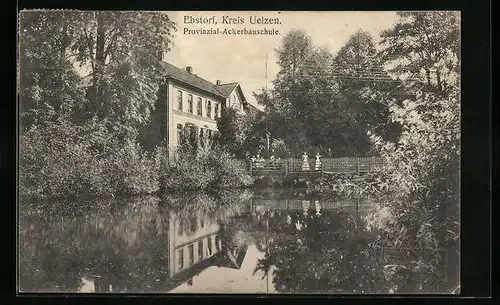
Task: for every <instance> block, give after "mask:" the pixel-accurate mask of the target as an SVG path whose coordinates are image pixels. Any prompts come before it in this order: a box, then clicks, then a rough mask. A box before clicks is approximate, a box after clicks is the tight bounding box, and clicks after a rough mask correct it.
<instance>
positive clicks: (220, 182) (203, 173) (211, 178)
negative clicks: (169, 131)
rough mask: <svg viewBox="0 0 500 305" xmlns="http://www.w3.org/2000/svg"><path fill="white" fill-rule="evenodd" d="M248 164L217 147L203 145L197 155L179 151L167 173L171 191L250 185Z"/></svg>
mask: <svg viewBox="0 0 500 305" xmlns="http://www.w3.org/2000/svg"><path fill="white" fill-rule="evenodd" d="M245 166H246V165H245V164H243V163H241V162H239V161H238V160H235V159H232V158H230V156H229V154H228V153H225V152H223V151H221V150H219V149H218V148H213V147H210V146H204V147H202V146H200V147H198V148H197V150H196V152H194V153H189V150H186V149H183V148H180V149H179V150H178V151H177V152H175V153H174V155H173V156H172V159H171V160H170V162H169V166H168V167H167V170H166V171H165V173H164V177H165V178H164V181H165V188H166V189H168V190H177V191H179V190H214V189H223V188H240V187H246V186H250V185H251V184H252V182H253V181H252V178H251V177H250V175H249V174H248V172H247V170H246V168H245Z"/></svg>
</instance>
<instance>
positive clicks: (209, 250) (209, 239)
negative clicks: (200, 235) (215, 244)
mask: <svg viewBox="0 0 500 305" xmlns="http://www.w3.org/2000/svg"><path fill="white" fill-rule="evenodd" d="M208 255H212V237H209V238H208Z"/></svg>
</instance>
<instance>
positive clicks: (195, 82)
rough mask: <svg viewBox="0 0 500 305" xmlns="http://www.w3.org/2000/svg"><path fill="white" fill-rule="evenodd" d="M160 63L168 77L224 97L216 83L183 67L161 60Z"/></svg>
mask: <svg viewBox="0 0 500 305" xmlns="http://www.w3.org/2000/svg"><path fill="white" fill-rule="evenodd" d="M161 65H162V67H163V68H164V69H165V73H166V75H167V76H168V77H171V78H173V79H175V80H178V81H181V82H183V83H186V84H188V85H191V86H193V87H196V88H198V89H201V90H203V91H206V92H209V93H212V94H214V95H216V96H219V97H223V98H225V96H224V95H223V94H222V93H221V92H220V91H219V90H218V89H217V85H215V84H213V83H211V82H209V81H207V80H205V79H203V78H201V77H199V76H196V75H194V74H191V73H189V72H188V71H186V70H185V69H181V68H177V67H176V66H174V65H171V64H169V63H167V62H164V61H162V62H161Z"/></svg>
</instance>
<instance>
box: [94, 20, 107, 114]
mask: <svg viewBox="0 0 500 305" xmlns="http://www.w3.org/2000/svg"><path fill="white" fill-rule="evenodd" d="M105 36H106V32H105V30H104V13H103V12H98V13H97V39H96V55H95V71H94V78H96V111H97V113H98V115H104V111H103V110H104V84H103V79H102V78H103V74H104V65H105V57H104V42H105V38H106V37H105Z"/></svg>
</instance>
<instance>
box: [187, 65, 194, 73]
mask: <svg viewBox="0 0 500 305" xmlns="http://www.w3.org/2000/svg"><path fill="white" fill-rule="evenodd" d="M186 71H188V73H189V74H193V67H191V66H187V67H186Z"/></svg>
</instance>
